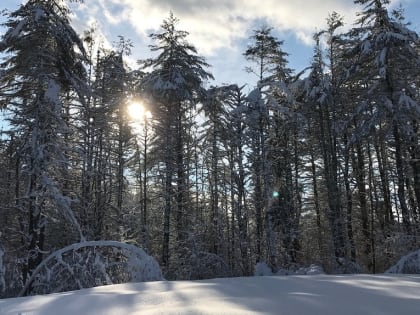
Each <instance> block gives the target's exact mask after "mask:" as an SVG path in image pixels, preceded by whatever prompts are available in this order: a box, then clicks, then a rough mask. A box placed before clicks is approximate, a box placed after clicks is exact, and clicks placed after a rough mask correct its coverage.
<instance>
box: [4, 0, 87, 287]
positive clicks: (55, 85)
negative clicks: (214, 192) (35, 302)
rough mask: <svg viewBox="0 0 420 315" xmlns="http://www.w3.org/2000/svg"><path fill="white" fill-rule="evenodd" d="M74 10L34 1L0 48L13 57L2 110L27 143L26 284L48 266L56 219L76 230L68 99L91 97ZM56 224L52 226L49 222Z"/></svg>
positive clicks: (23, 169)
mask: <svg viewBox="0 0 420 315" xmlns="http://www.w3.org/2000/svg"><path fill="white" fill-rule="evenodd" d="M68 15H69V10H68V9H67V7H66V6H65V5H64V4H63V3H62V1H54V0H46V1H40V0H30V1H28V2H27V3H25V4H24V5H21V6H20V7H19V8H18V9H17V10H16V11H14V12H12V13H10V14H9V19H8V21H7V22H6V23H5V26H6V27H7V28H8V30H7V31H6V33H5V34H4V35H3V37H2V42H0V52H2V53H6V54H7V57H6V59H5V61H3V62H2V63H1V65H0V67H1V69H2V70H3V75H2V76H1V77H0V90H1V94H0V104H1V105H0V107H3V108H4V107H7V108H8V109H9V110H10V111H11V112H12V113H13V117H12V118H11V119H10V125H11V128H12V130H13V132H14V133H15V135H16V137H17V138H19V139H20V143H21V144H20V146H19V148H18V149H17V152H16V154H17V156H18V157H19V161H20V164H19V165H18V167H19V169H20V170H19V176H20V177H19V182H20V187H21V188H20V191H19V192H18V195H17V196H16V198H17V199H16V200H17V201H16V211H19V212H20V213H21V214H20V217H21V222H20V226H21V229H22V231H21V232H22V235H24V237H23V240H22V242H23V244H22V245H23V246H24V248H25V253H24V255H25V257H24V264H23V267H22V278H23V282H25V281H26V280H27V279H28V278H29V277H30V276H31V274H32V272H33V270H34V269H35V268H36V266H37V265H38V264H39V263H40V262H41V261H42V258H43V253H44V251H45V250H46V249H47V248H46V246H47V244H46V239H45V238H46V229H47V222H48V221H49V217H50V216H56V215H57V213H59V214H60V215H61V216H62V218H65V219H66V220H67V221H68V222H70V223H71V224H72V225H74V226H75V228H76V229H77V230H78V233H79V238H81V239H83V236H82V235H81V230H80V227H79V225H78V222H77V220H76V218H75V216H74V214H73V212H72V208H71V202H72V200H71V199H70V197H69V196H66V195H65V194H64V193H63V186H64V182H63V180H62V178H63V177H64V176H62V174H63V172H64V171H65V169H66V167H67V166H66V157H65V154H64V153H65V152H66V150H67V149H66V145H67V144H66V143H65V136H66V134H67V133H68V132H69V130H68V128H67V125H66V120H65V117H64V112H63V97H64V95H65V94H66V93H68V92H69V91H75V92H76V93H77V94H78V95H79V96H80V99H81V101H83V100H82V97H83V95H85V93H86V91H87V90H86V86H85V84H84V82H85V81H84V80H85V70H84V68H83V62H84V61H85V59H84V56H83V54H84V48H83V45H82V42H81V41H80V39H79V37H78V36H77V34H76V33H75V31H74V30H73V29H72V27H71V26H70V22H69V19H68ZM50 223H51V222H50Z"/></svg>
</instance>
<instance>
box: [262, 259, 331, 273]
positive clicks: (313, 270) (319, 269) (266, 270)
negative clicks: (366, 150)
mask: <svg viewBox="0 0 420 315" xmlns="http://www.w3.org/2000/svg"><path fill="white" fill-rule="evenodd" d="M324 273H325V272H324V270H323V269H322V267H321V266H319V265H315V264H312V265H310V266H309V267H300V268H297V269H291V268H289V269H283V268H280V269H278V270H277V271H276V272H275V273H273V272H272V271H271V268H270V267H268V266H267V264H266V263H265V262H259V263H258V264H256V265H255V272H254V275H255V276H272V275H276V276H297V275H320V274H324Z"/></svg>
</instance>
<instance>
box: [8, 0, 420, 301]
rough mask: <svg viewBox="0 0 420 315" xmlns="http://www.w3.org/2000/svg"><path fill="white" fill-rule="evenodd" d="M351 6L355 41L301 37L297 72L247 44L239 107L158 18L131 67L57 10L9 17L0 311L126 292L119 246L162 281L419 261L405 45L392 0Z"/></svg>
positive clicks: (417, 176)
mask: <svg viewBox="0 0 420 315" xmlns="http://www.w3.org/2000/svg"><path fill="white" fill-rule="evenodd" d="M354 5H355V6H357V7H358V9H359V13H358V18H357V20H356V21H355V24H354V25H353V27H352V28H351V29H350V30H348V31H347V30H346V31H343V30H342V29H343V28H342V26H343V18H342V16H341V15H340V14H339V13H336V12H332V13H330V14H329V15H328V16H327V17H326V19H327V28H326V29H324V30H319V31H316V32H315V30H314V48H313V57H312V61H311V64H308V65H307V68H305V69H290V68H289V67H288V58H289V55H288V53H287V52H286V51H284V50H283V41H282V40H281V39H278V38H276V37H275V36H274V35H273V33H274V30H273V28H272V27H270V26H267V25H264V26H261V27H259V28H257V29H255V30H254V31H252V32H251V33H250V34H249V42H250V44H249V46H248V47H247V49H246V50H245V51H244V52H243V55H242V56H238V58H244V60H246V61H247V65H248V67H247V71H249V72H253V73H255V74H256V75H257V76H258V82H257V84H253V85H254V86H252V88H251V89H250V90H248V91H246V89H245V88H244V86H239V85H238V84H235V78H232V81H231V83H229V84H225V85H213V84H212V82H213V80H214V78H213V75H212V74H211V71H210V69H211V68H210V65H209V64H208V63H207V62H206V60H205V58H204V57H202V56H200V55H199V54H198V52H197V50H196V48H195V47H194V45H193V43H190V42H189V41H188V32H187V31H185V30H180V29H178V27H177V23H178V19H177V18H176V17H175V16H174V14H172V13H169V14H168V17H167V18H166V19H165V20H164V21H163V22H162V24H161V26H160V30H159V32H156V33H153V34H150V37H151V39H152V40H153V42H154V44H153V45H151V46H150V50H151V51H152V52H153V53H154V57H152V58H150V59H146V60H139V61H138V63H137V66H136V67H135V68H133V67H130V66H128V64H127V62H126V58H127V56H129V55H130V51H131V47H133V45H135V43H132V42H131V41H130V40H128V39H126V38H125V37H123V36H121V37H119V41H118V42H117V43H116V44H115V47H114V48H113V49H105V48H103V47H101V45H98V41H99V39H98V36H97V30H95V29H94V28H91V29H88V30H86V31H85V32H84V33H83V34H77V33H76V31H75V30H74V28H73V26H72V24H71V21H70V10H69V8H68V6H67V3H66V1H64V0H28V1H27V2H26V3H24V4H22V5H20V6H19V7H18V8H16V10H15V11H13V12H6V13H5V14H6V15H7V21H6V22H5V23H4V25H3V26H4V29H5V31H4V33H3V34H1V41H0V57H1V60H0V111H1V117H2V119H3V120H4V121H6V122H7V124H6V126H7V127H6V128H4V129H3V130H2V131H1V134H0V177H1V180H0V222H1V224H0V297H12V296H17V295H18V294H19V292H20V294H21V295H22V294H24V295H26V294H36V293H39V292H44V293H45V292H55V291H60V290H66V289H69V288H70V289H71V288H74V287H72V286H71V285H70V283H76V284H77V286H78V287H88V286H94V285H100V284H105V283H112V282H114V283H115V282H118V281H120V282H123V281H124V279H126V278H127V275H126V272H125V271H124V270H123V269H124V268H123V267H121V266H123V264H122V262H123V263H124V264H125V265H126V266H127V265H130V264H131V265H132V261H131V258H130V257H129V255H127V254H126V250H127V248H131V247H130V246H132V245H135V246H136V247H139V248H141V249H142V250H144V252H145V253H147V254H148V255H150V256H152V257H154V259H156V261H157V262H158V264H159V265H160V267H161V268H162V273H163V276H164V278H166V279H168V280H175V279H207V278H217V277H231V276H248V275H252V274H254V268H255V266H256V264H258V263H265V264H267V266H268V267H269V268H271V270H272V271H273V272H276V271H278V270H297V269H298V268H300V267H304V266H309V265H311V264H317V265H319V266H322V268H323V269H324V270H325V271H326V272H327V273H334V274H343V273H382V272H384V271H385V270H387V269H388V268H389V267H391V266H392V265H393V264H394V263H395V262H396V261H397V260H398V259H399V258H400V257H401V256H403V255H405V254H407V253H409V252H411V251H413V250H416V249H418V248H419V247H420V239H419V238H420V146H419V130H418V128H419V126H418V124H419V116H420V106H419V97H420V71H419V69H420V41H419V36H418V34H417V33H416V32H415V31H413V30H411V29H410V24H409V23H407V22H406V21H405V19H404V12H403V10H402V9H401V10H390V9H388V5H389V0H354ZM131 57H132V56H131ZM134 103H141V104H143V105H142V106H143V108H144V109H143V111H144V113H143V115H141V116H138V115H137V117H134V116H135V115H130V112H129V110H128V109H129V108H130V105H132V104H134ZM95 241H96V242H95ZM101 242H102V243H101ZM119 243H125V245H124V246H125V247H124V246H123V247H121V248H119V247H118V246H117V247H115V246H114V245H115V244H119ZM72 244H73V245H72ZM74 244H79V245H77V246H76V245H74ZM80 244H82V245H80ZM83 244H85V245H83ZM87 244H96V245H95V246H92V248H91V250H87V249H86V248H88V246H87ZM101 244H102V245H104V246H105V247H101ZM64 248H71V249H72V250H73V251H72V252H66V253H68V254H66V255H64V253H65V251H63V250H62V251H61V252H60V249H64ZM76 249H77V250H78V251H77V252H76ZM55 251H59V252H60V254H59V255H56V256H54V258H55V259H56V262H55V263H51V259H49V261H48V262H43V261H44V259H46V258H47V257H49V255H50V254H51V253H54V252H55ZM143 254H144V253H143V252H142V253H141V254H139V255H140V256H141V255H143ZM142 257H143V256H142ZM47 263H48V264H51V265H49V266H50V267H49V268H44V269H43V271H42V272H41V271H40V266H43V267H45V266H46V265H47ZM63 268H64V269H66V270H67V271H70V272H69V273H68V275H67V276H66V277H64V276H63V275H61V276H58V275H59V274H62V271H63ZM106 268H108V269H107V270H108V271H109V270H110V271H109V272H108V273H107V276H105V273H104V272H102V271H104V270H105V269H106ZM109 268H110V269H109ZM108 276H109V277H108ZM57 277H58V278H57ZM111 278H112V279H111ZM54 279H55V280H54ZM57 279H58V280H57ZM86 279H88V280H89V281H88V280H86ZM113 279H115V281H114V280H113ZM67 284H68V287H66V285H67ZM77 286H76V287H77ZM22 290H23V291H22Z"/></svg>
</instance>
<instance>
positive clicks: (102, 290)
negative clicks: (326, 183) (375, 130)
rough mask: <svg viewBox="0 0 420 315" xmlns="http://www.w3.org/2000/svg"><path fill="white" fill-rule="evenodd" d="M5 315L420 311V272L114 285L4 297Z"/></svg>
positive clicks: (382, 314)
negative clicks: (55, 292) (56, 292)
mask: <svg viewBox="0 0 420 315" xmlns="http://www.w3.org/2000/svg"><path fill="white" fill-rule="evenodd" d="M0 314H1V315H18V314H19V315H85V314H86V315H111V314H112V315H131V314H136V315H148V314H162V315H170V314H179V315H181V314H218V315H220V314H226V315H231V314H232V315H235V314H276V315H283V314H291V315H316V314H322V315H328V314H334V315H336V314H338V315H347V314H348V315H355V314H357V315H360V314H374V315H376V314H377V315H379V314H380V315H387V314H388V315H391V314H392V315H396V314H398V315H405V314H413V315H418V314H420V276H418V275H415V276H410V275H375V276H373V275H349V276H326V275H315V276H286V277H280V276H272V277H249V278H228V279H213V280H203V281H174V282H169V281H168V282H165V281H159V282H147V283H131V284H121V285H110V286H104V287H97V288H92V289H86V290H81V291H73V292H66V293H60V294H51V295H44V296H33V297H26V298H16V299H5V300H0Z"/></svg>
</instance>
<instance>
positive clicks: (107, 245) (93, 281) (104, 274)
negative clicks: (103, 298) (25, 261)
mask: <svg viewBox="0 0 420 315" xmlns="http://www.w3.org/2000/svg"><path fill="white" fill-rule="evenodd" d="M156 280H163V277H162V272H161V269H160V267H159V264H158V263H157V262H156V260H155V259H154V258H153V257H151V256H149V255H147V254H146V253H145V252H144V251H143V250H142V249H140V248H138V247H136V246H134V245H130V244H125V243H120V242H116V241H90V242H82V243H76V244H72V245H69V246H67V247H65V248H62V249H60V250H58V251H55V252H54V253H52V254H51V255H49V256H48V257H47V258H46V259H44V260H43V261H42V263H41V264H40V265H39V266H38V267H37V268H36V269H35V270H34V272H33V274H32V276H31V277H30V279H29V280H28V281H27V282H26V284H25V286H24V288H23V289H22V290H21V292H20V293H19V295H20V296H21V295H25V294H28V293H29V294H46V293H52V292H63V291H70V290H79V289H82V288H90V287H94V286H99V285H106V284H116V283H125V282H144V281H156Z"/></svg>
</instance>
